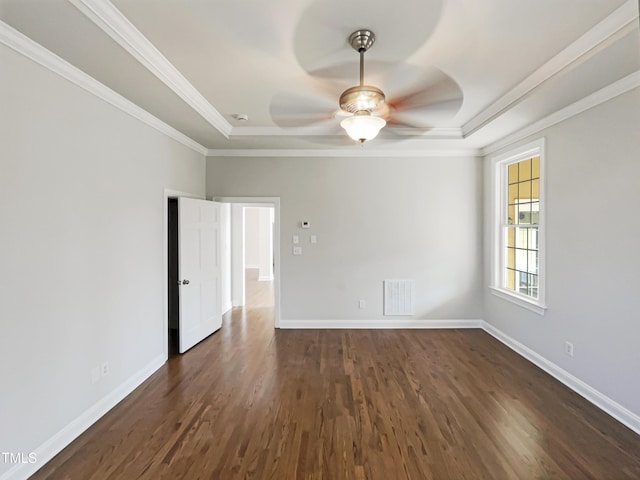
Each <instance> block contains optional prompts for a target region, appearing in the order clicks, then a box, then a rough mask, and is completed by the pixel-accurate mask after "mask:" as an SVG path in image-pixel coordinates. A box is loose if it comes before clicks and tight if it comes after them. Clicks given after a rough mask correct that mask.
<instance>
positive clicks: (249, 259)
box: [244, 207, 260, 268]
mask: <svg viewBox="0 0 640 480" xmlns="http://www.w3.org/2000/svg"><path fill="white" fill-rule="evenodd" d="M244 235H245V239H244V249H245V251H244V261H245V267H246V268H260V209H259V208H258V207H246V208H245V209H244Z"/></svg>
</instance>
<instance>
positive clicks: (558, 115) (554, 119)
mask: <svg viewBox="0 0 640 480" xmlns="http://www.w3.org/2000/svg"><path fill="white" fill-rule="evenodd" d="M638 87H640V70H638V71H636V72H634V73H632V74H629V75H627V76H626V77H623V78H621V79H620V80H618V81H616V82H614V83H612V84H610V85H608V86H606V87H604V88H601V89H600V90H598V91H596V92H594V93H592V94H591V95H588V96H586V97H584V98H582V99H580V100H578V101H577V102H574V103H572V104H571V105H568V106H566V107H564V108H562V109H560V110H558V111H556V112H554V113H552V114H551V115H548V116H546V117H544V118H542V119H540V120H538V121H537V122H534V123H532V124H531V125H529V126H527V127H525V128H523V129H521V130H518V131H517V132H514V133H512V134H511V135H507V136H506V137H504V138H502V139H501V140H498V141H497V142H494V143H492V144H490V145H488V146H486V147H484V148H483V149H482V155H483V156H486V155H490V154H492V153H494V152H497V151H498V150H500V149H502V148H504V147H507V146H509V145H511V144H513V143H515V142H517V141H519V140H522V139H523V138H525V137H528V136H529V135H533V134H535V133H538V132H540V131H542V130H544V129H545V128H549V127H551V126H553V125H556V124H557V123H560V122H562V121H564V120H567V119H569V118H571V117H574V116H576V115H578V114H580V113H582V112H584V111H586V110H589V109H590V108H593V107H596V106H598V105H600V104H601V103H604V102H607V101H609V100H611V99H613V98H615V97H617V96H619V95H622V94H624V93H627V92H629V91H631V90H633V89H634V88H638Z"/></svg>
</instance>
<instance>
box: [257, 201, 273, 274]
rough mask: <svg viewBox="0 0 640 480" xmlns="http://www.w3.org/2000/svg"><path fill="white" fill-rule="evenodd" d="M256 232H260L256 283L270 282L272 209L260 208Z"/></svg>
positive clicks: (271, 267) (271, 269) (271, 268)
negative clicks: (258, 267)
mask: <svg viewBox="0 0 640 480" xmlns="http://www.w3.org/2000/svg"><path fill="white" fill-rule="evenodd" d="M258 230H259V232H260V245H259V251H260V270H259V274H258V281H261V282H270V281H271V280H273V208H271V207H260V210H259V212H258Z"/></svg>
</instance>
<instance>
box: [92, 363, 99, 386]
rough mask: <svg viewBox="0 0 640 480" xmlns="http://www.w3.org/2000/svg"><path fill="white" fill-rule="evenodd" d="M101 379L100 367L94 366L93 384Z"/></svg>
mask: <svg viewBox="0 0 640 480" xmlns="http://www.w3.org/2000/svg"><path fill="white" fill-rule="evenodd" d="M98 380H100V367H93V368H92V369H91V385H95V384H96V383H98Z"/></svg>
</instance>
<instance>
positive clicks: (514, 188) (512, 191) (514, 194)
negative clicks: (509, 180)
mask: <svg viewBox="0 0 640 480" xmlns="http://www.w3.org/2000/svg"><path fill="white" fill-rule="evenodd" d="M517 199H518V184H517V183H514V184H513V185H509V204H513V203H516V200H517Z"/></svg>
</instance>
